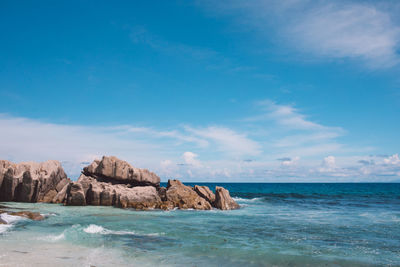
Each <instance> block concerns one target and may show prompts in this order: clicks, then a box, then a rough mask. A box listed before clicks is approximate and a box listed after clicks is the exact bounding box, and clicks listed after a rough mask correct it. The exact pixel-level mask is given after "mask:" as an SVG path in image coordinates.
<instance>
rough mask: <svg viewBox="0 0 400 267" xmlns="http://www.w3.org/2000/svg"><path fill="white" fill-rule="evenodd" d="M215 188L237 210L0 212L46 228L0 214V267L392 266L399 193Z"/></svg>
mask: <svg viewBox="0 0 400 267" xmlns="http://www.w3.org/2000/svg"><path fill="white" fill-rule="evenodd" d="M207 185H209V186H210V187H211V188H214V187H215V185H214V184H207ZM220 185H221V184H220ZM222 185H223V186H224V187H226V188H228V189H229V190H230V192H231V194H232V195H233V196H234V197H235V199H236V200H237V201H238V203H239V204H240V205H241V209H240V210H234V211H219V210H212V211H194V210H187V211H184V210H174V211H132V210H122V209H116V208H111V207H64V206H60V205H54V204H39V203H37V204H27V203H2V204H3V205H7V206H10V207H13V208H23V209H26V210H31V211H38V212H40V213H42V214H45V215H46V217H47V218H46V220H44V221H30V220H26V219H21V218H20V217H15V216H11V217H10V215H6V214H1V216H2V219H3V220H7V221H9V222H10V223H11V226H10V225H6V226H5V225H0V266H2V265H5V266H15V265H18V266H32V265H40V266H55V265H58V266H90V265H95V266H110V265H119V266H154V265H163V266H167V265H174V266H176V265H178V266H321V265H324V266H400V241H399V240H400V184H222Z"/></svg>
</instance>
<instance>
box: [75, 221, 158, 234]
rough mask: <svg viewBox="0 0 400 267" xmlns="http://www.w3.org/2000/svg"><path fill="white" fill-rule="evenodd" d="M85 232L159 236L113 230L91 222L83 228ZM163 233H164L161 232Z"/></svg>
mask: <svg viewBox="0 0 400 267" xmlns="http://www.w3.org/2000/svg"><path fill="white" fill-rule="evenodd" d="M83 231H84V232H85V233H88V234H101V235H145V236H159V235H160V234H159V233H150V234H139V233H135V232H133V231H113V230H109V229H107V228H104V227H102V226H100V225H96V224H91V225H89V226H88V227H86V228H85V229H83ZM161 234H164V233H161Z"/></svg>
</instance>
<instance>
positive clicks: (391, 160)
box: [383, 154, 400, 166]
mask: <svg viewBox="0 0 400 267" xmlns="http://www.w3.org/2000/svg"><path fill="white" fill-rule="evenodd" d="M383 162H384V163H385V164H391V165H399V166H400V158H399V154H394V155H392V156H389V157H387V158H385V159H383Z"/></svg>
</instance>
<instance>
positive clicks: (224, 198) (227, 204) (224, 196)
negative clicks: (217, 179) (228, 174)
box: [214, 186, 239, 210]
mask: <svg viewBox="0 0 400 267" xmlns="http://www.w3.org/2000/svg"><path fill="white" fill-rule="evenodd" d="M214 205H215V207H216V208H218V209H221V210H234V209H238V208H239V204H237V203H236V202H235V201H234V200H233V199H232V198H231V196H230V194H229V191H228V190H227V189H225V188H223V187H219V186H216V187H215V204H214Z"/></svg>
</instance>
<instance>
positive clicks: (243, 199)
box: [232, 197, 263, 202]
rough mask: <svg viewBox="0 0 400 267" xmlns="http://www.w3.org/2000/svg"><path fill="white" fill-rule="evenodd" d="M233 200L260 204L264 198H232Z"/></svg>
mask: <svg viewBox="0 0 400 267" xmlns="http://www.w3.org/2000/svg"><path fill="white" fill-rule="evenodd" d="M232 198H233V200H235V201H237V202H259V201H262V200H263V198H261V197H255V198H241V197H232Z"/></svg>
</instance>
